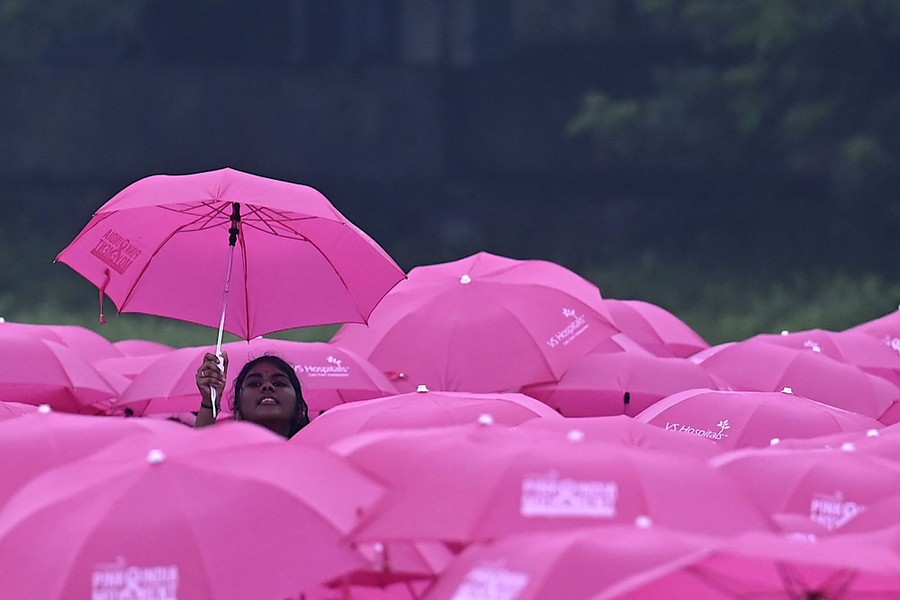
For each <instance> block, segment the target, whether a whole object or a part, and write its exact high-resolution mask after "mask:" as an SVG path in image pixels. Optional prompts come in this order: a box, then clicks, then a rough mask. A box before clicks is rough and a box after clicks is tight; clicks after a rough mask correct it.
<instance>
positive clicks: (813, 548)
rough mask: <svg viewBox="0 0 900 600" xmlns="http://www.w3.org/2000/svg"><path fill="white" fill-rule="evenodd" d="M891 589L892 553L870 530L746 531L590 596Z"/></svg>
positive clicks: (819, 594)
mask: <svg viewBox="0 0 900 600" xmlns="http://www.w3.org/2000/svg"><path fill="white" fill-rule="evenodd" d="M897 590H900V557H898V554H897V552H896V551H895V550H893V549H891V548H890V547H888V546H886V545H885V544H884V542H883V541H881V540H879V539H877V538H872V537H863V536H841V539H837V538H833V539H825V540H820V541H818V542H813V543H810V542H809V541H805V540H796V539H790V538H786V537H784V536H782V535H778V534H774V533H769V532H761V531H754V532H747V533H745V534H742V535H739V536H736V537H735V538H734V539H732V540H727V541H723V542H722V543H721V544H719V545H717V546H711V547H709V548H707V549H706V550H703V551H700V552H697V553H694V554H692V555H688V556H686V557H683V558H676V559H674V560H672V561H671V562H669V563H668V564H664V565H660V566H657V567H654V568H650V569H647V570H646V571H645V572H643V573H639V574H637V575H634V576H631V577H628V578H627V579H624V580H622V581H620V582H618V583H615V584H613V585H612V586H610V587H609V588H607V589H606V590H604V591H602V592H600V593H599V594H596V595H594V596H591V598H590V600H613V599H616V600H626V599H627V600H651V599H652V600H657V599H658V598H691V599H692V600H733V599H734V598H772V599H775V598H791V599H794V598H796V599H819V598H822V599H825V598H828V599H831V598H835V599H836V598H894V597H896V596H897Z"/></svg>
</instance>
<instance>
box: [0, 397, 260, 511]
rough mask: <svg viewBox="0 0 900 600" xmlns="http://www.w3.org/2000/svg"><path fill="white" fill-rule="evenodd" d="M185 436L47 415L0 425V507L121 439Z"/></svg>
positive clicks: (133, 424) (161, 425) (177, 429)
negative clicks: (46, 475) (31, 484)
mask: <svg viewBox="0 0 900 600" xmlns="http://www.w3.org/2000/svg"><path fill="white" fill-rule="evenodd" d="M255 429H262V428H261V427H255ZM190 431H191V430H189V429H187V428H186V427H184V426H183V425H178V424H176V423H167V422H164V421H157V420H155V419H153V420H150V419H116V418H112V417H100V416H89V415H72V414H65V413H54V412H51V411H49V410H40V411H37V412H36V413H35V414H28V415H24V416H22V417H20V418H17V419H7V420H3V421H0V453H2V454H3V456H4V457H6V460H4V461H3V462H0V506H2V505H3V504H4V503H5V502H6V500H8V499H9V498H10V496H12V495H13V493H14V492H15V491H16V490H17V489H18V488H20V487H21V486H22V485H24V484H25V483H27V482H28V481H29V480H31V479H32V478H34V477H35V476H37V475H39V474H40V473H43V472H44V471H47V470H48V469H51V468H53V467H58V466H60V465H62V464H66V463H69V462H72V461H74V460H78V459H80V458H83V457H85V456H87V455H88V454H91V453H93V452H96V451H97V450H100V449H101V448H105V447H106V446H109V445H111V444H114V443H116V442H118V441H120V440H122V439H126V438H130V439H136V438H147V439H151V440H156V441H158V440H168V439H170V438H174V437H178V436H182V437H183V436H185V435H187V434H188V433H190ZM266 433H268V431H266Z"/></svg>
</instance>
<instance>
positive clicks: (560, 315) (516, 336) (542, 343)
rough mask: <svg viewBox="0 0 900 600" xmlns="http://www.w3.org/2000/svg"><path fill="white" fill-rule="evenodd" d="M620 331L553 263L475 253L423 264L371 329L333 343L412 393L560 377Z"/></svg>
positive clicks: (387, 301) (595, 297) (390, 297)
mask: <svg viewBox="0 0 900 600" xmlns="http://www.w3.org/2000/svg"><path fill="white" fill-rule="evenodd" d="M616 333H618V330H617V329H616V328H615V327H614V326H613V325H612V324H611V323H610V319H609V316H608V313H607V312H606V310H605V308H604V307H603V306H602V302H601V296H600V290H599V289H598V288H597V286H596V285H594V284H592V283H590V282H589V281H587V280H585V279H584V278H582V277H581V276H579V275H577V274H576V273H574V272H572V271H570V270H568V269H566V268H564V267H562V266H560V265H558V264H555V263H552V262H548V261H542V260H515V259H512V258H506V257H502V256H496V255H493V254H489V253H487V252H479V253H477V254H474V255H472V256H469V257H466V258H463V259H460V260H457V261H453V262H448V263H441V264H436V265H428V266H421V267H416V268H414V269H412V270H411V271H410V272H409V278H408V279H407V280H406V281H403V282H401V283H400V284H398V285H397V287H395V288H394V289H392V290H391V291H390V293H388V294H387V295H386V296H385V298H384V301H383V302H382V303H381V304H379V305H378V307H377V308H376V309H375V310H374V311H373V312H372V315H371V317H370V319H369V324H368V327H366V326H362V325H360V326H356V325H353V324H348V325H344V326H343V327H342V328H341V329H340V330H339V331H338V333H337V334H336V335H335V336H334V338H333V339H332V343H333V344H334V345H336V346H339V347H342V348H347V349H350V350H353V351H354V352H356V353H357V354H359V355H361V356H363V357H365V358H367V359H369V360H370V361H371V362H372V363H373V364H375V365H376V366H378V367H379V368H380V369H381V370H382V371H384V372H386V373H390V374H392V376H393V377H394V378H395V379H396V385H397V388H398V389H399V390H400V391H401V392H409V391H413V390H415V389H416V387H417V386H418V385H420V384H424V385H426V386H427V387H428V389H431V390H443V391H466V392H480V393H483V392H510V391H517V390H518V389H519V388H520V387H521V386H523V385H527V384H531V383H538V382H542V381H556V380H557V379H558V378H559V377H560V376H561V375H562V374H563V373H564V372H565V370H566V368H568V367H569V365H571V364H572V363H573V362H574V361H575V360H576V359H577V358H579V357H580V356H582V355H583V354H585V353H587V352H588V351H590V350H591V349H592V348H593V347H595V346H596V345H597V344H599V343H600V342H602V341H603V340H605V339H606V338H608V337H609V336H611V335H614V334H616Z"/></svg>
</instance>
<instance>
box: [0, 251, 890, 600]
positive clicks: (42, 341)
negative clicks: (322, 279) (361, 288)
mask: <svg viewBox="0 0 900 600" xmlns="http://www.w3.org/2000/svg"><path fill="white" fill-rule="evenodd" d="M117 318H122V319H127V318H128V316H127V315H122V316H119V317H117ZM98 331H99V333H98V332H97V331H93V330H89V329H86V328H84V327H79V326H73V325H62V324H60V325H37V324H27V323H17V322H0V340H2V343H0V448H2V451H3V455H4V460H3V462H2V463H0V564H2V565H3V575H2V576H0V597H2V598H41V599H52V598H93V599H94V600H103V599H113V598H116V599H118V598H153V599H155V600H176V599H191V598H216V599H230V598H234V599H241V600H246V599H250V598H252V599H265V598H272V599H273V600H283V599H286V598H294V599H300V598H302V599H306V600H325V599H335V600H338V599H345V598H361V599H373V600H374V599H398V600H408V599H412V598H416V599H419V598H424V599H428V600H528V599H548V600H556V599H566V600H578V599H585V600H588V599H590V600H600V599H612V598H623V599H624V598H628V599H636V598H699V599H719V598H856V597H864V598H874V597H878V598H900V525H898V519H897V515H898V514H900V425H898V424H897V423H898V422H900V310H898V311H896V312H893V313H890V314H887V315H884V316H882V317H879V318H876V319H873V320H872V321H869V322H866V323H860V324H858V325H857V326H854V327H852V328H849V329H847V330H845V331H827V330H822V329H810V330H805V331H794V332H787V331H785V332H772V333H761V334H759V335H756V336H753V337H751V338H749V339H746V340H734V341H731V342H728V343H723V344H719V345H716V346H710V345H709V344H708V343H707V342H706V341H704V339H703V338H702V337H701V336H700V335H698V334H697V333H696V332H695V331H693V330H692V329H691V328H690V327H689V326H688V325H687V324H686V323H685V322H683V321H682V320H681V319H679V318H678V317H677V316H676V315H674V314H673V313H671V312H669V311H668V310H666V309H665V308H663V307H660V306H657V305H655V304H653V303H650V302H645V301H641V300H625V299H611V298H604V297H602V296H601V293H600V290H599V289H598V288H597V286H596V285H594V284H593V283H590V282H588V281H586V280H585V279H583V278H581V277H580V276H579V275H577V274H575V273H573V272H571V271H569V270H567V269H565V268H564V267H562V266H560V265H556V264H554V263H550V262H547V261H538V260H527V261H520V260H514V259H510V258H505V257H500V256H496V255H491V254H488V253H478V254H475V255H473V256H470V257H466V258H464V259H460V260H458V261H453V262H449V263H442V264H439V265H429V266H423V267H417V268H415V269H412V270H411V271H410V272H409V274H408V278H407V279H406V280H404V281H402V282H401V283H400V284H398V285H397V286H396V287H395V288H393V289H392V290H391V291H390V292H389V293H388V294H387V296H386V297H385V298H384V299H383V300H382V301H381V302H380V303H379V304H378V305H377V306H376V308H375V310H374V311H373V312H372V314H371V315H370V317H369V323H368V325H362V324H347V325H344V326H343V327H342V328H341V329H340V330H339V331H338V333H337V334H336V335H335V336H334V337H333V339H332V340H330V341H329V342H293V341H285V340H276V339H268V338H257V339H253V340H251V341H250V342H244V341H240V342H231V343H227V344H225V346H224V348H225V349H226V350H227V352H228V354H229V357H230V363H231V364H232V365H240V364H243V362H245V361H246V360H248V359H250V358H253V357H255V356H259V355H262V354H266V353H275V354H278V355H279V356H281V357H283V358H285V359H287V360H288V361H289V362H290V363H291V364H293V365H294V366H295V369H296V371H297V373H298V375H299V377H300V380H301V382H302V385H303V389H304V397H305V399H306V401H307V403H308V404H309V407H310V415H311V417H312V422H311V423H310V425H308V426H307V427H306V428H304V429H303V430H301V431H300V432H299V433H298V434H297V435H295V436H294V437H293V438H292V439H290V440H289V441H287V442H285V441H284V440H282V439H281V438H279V437H277V436H274V435H273V434H270V433H269V432H268V431H266V430H264V429H262V428H259V427H256V426H254V425H252V424H247V423H242V422H237V421H234V420H233V419H231V418H230V414H229V412H230V411H229V410H228V408H227V407H228V400H229V399H230V394H229V393H226V397H225V403H224V406H225V411H224V414H223V415H222V416H221V417H220V420H219V422H218V423H217V424H216V425H215V426H214V427H210V428H206V429H202V430H194V429H192V428H191V427H190V425H191V424H192V422H193V414H192V411H195V410H197V407H198V404H199V395H198V393H197V390H196V387H195V383H194V375H195V372H196V369H197V367H198V366H199V364H200V362H201V360H202V356H203V354H204V353H205V352H207V351H209V350H210V349H211V348H212V347H213V346H214V345H213V344H210V345H209V346H203V347H189V348H177V349H176V348H171V347H168V346H165V345H162V344H159V343H155V342H150V341H144V340H126V341H120V342H115V343H112V342H110V341H109V340H107V339H106V338H105V337H103V335H102V331H103V330H102V327H100V328H99V329H98ZM232 371H233V372H230V373H229V384H228V385H229V388H230V386H231V385H232V381H233V378H234V376H235V374H236V373H235V372H236V371H237V369H232ZM229 388H226V389H229ZM128 417H130V418H128Z"/></svg>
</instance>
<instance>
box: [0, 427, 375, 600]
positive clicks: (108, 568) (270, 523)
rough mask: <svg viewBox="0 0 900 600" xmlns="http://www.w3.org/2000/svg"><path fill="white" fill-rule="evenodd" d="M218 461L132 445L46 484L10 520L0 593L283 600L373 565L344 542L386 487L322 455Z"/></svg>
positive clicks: (238, 454)
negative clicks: (311, 587)
mask: <svg viewBox="0 0 900 600" xmlns="http://www.w3.org/2000/svg"><path fill="white" fill-rule="evenodd" d="M192 433H195V434H196V433H198V432H192ZM213 435H215V434H213ZM197 437H198V438H205V437H206V436H205V435H203V434H201V435H198V436H197ZM148 448H149V450H148ZM208 451H209V446H208V445H206V444H203V443H200V444H197V445H176V446H167V445H162V446H161V447H156V446H154V445H148V444H147V443H146V441H143V440H139V441H133V440H126V441H123V442H121V443H119V444H116V445H114V446H110V447H108V448H107V449H106V450H104V451H102V452H98V453H97V454H94V455H92V456H89V457H86V458H84V459H82V460H80V461H77V462H74V463H70V464H69V465H66V466H63V467H59V468H57V469H54V470H51V471H48V472H46V473H44V474H43V475H40V476H38V477H36V478H35V479H34V480H32V481H31V482H29V483H28V484H27V485H25V486H24V487H23V488H21V489H20V490H19V492H18V493H17V494H16V496H15V497H13V498H11V499H10V500H9V501H8V502H7V504H6V506H5V507H4V509H3V510H2V511H0V560H2V561H3V564H4V565H6V570H5V575H4V577H3V578H2V581H0V594H2V596H3V597H8V598H25V597H35V598H47V599H53V598H72V597H79V598H82V597H94V598H97V597H152V598H163V597H164V598H225V599H227V598H235V599H246V598H285V597H296V596H297V595H299V593H300V592H301V591H302V590H303V589H304V588H305V587H309V586H313V585H316V584H319V583H321V582H324V581H327V580H329V579H332V578H334V577H337V576H339V575H340V574H342V573H345V572H349V571H352V570H354V569H358V568H363V567H365V566H366V562H365V560H363V559H362V558H361V556H360V555H359V554H358V553H356V552H355V551H354V550H353V549H352V548H351V547H350V546H349V545H348V544H346V543H345V542H344V541H343V540H342V538H343V535H344V534H345V533H346V531H348V530H349V529H350V527H352V525H353V524H354V523H355V522H356V521H357V519H358V516H359V515H360V514H363V513H364V512H365V510H366V509H367V508H368V507H369V506H370V505H371V504H372V502H374V500H376V499H377V498H378V496H379V495H380V494H381V492H382V490H381V487H380V486H378V485H377V484H375V483H374V482H372V481H371V480H369V479H368V478H366V477H364V476H363V475H361V474H359V473H358V472H356V471H355V470H354V469H352V468H351V467H349V466H348V465H347V464H345V463H344V462H343V461H341V460H340V459H338V458H336V457H334V456H333V455H330V454H328V453H326V452H324V451H319V450H317V449H315V448H310V447H303V446H296V445H292V446H289V445H287V444H284V443H281V442H271V443H268V444H257V445H252V446H241V447H219V448H217V450H216V452H217V454H216V460H214V461H211V460H209V454H208ZM223 541H227V543H223ZM47 565H53V568H47ZM38 574H39V576H36V575H38Z"/></svg>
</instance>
